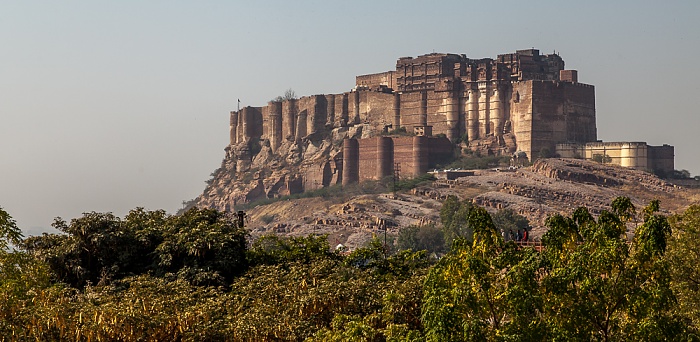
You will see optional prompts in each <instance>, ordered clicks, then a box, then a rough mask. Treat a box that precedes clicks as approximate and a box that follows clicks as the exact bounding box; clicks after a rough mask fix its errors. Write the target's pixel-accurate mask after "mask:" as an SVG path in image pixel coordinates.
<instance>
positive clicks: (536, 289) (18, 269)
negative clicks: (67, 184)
mask: <svg viewBox="0 0 700 342" xmlns="http://www.w3.org/2000/svg"><path fill="white" fill-rule="evenodd" d="M610 207H611V210H609V211H603V212H601V213H600V215H599V216H598V217H597V218H596V217H594V216H593V215H592V214H591V213H589V212H588V210H586V209H585V208H579V209H577V210H576V211H575V212H574V213H573V214H572V215H571V216H563V215H554V216H552V217H550V218H549V219H548V220H547V226H548V228H549V230H548V232H547V233H546V234H545V236H544V237H543V244H544V246H543V247H544V250H543V251H541V252H538V251H536V250H535V249H532V248H521V247H520V246H518V245H516V244H515V243H513V242H504V241H503V238H502V236H501V234H500V231H499V227H498V226H497V225H496V223H495V222H496V219H495V218H494V219H492V218H491V216H490V215H489V214H488V212H486V210H484V209H483V208H478V207H475V206H473V205H471V203H470V202H468V201H463V202H460V201H458V200H457V199H456V198H449V199H448V201H446V202H445V205H444V206H443V209H445V208H447V209H445V210H444V211H443V212H441V216H442V219H443V225H445V226H450V227H451V228H450V229H451V230H450V232H451V233H452V234H454V236H455V240H454V242H453V243H452V244H451V245H452V248H451V250H450V251H449V252H448V253H447V254H446V255H445V256H444V257H442V258H441V259H440V260H439V261H437V263H436V264H431V263H430V262H429V259H428V258H427V256H426V254H427V253H426V252H425V251H420V252H413V251H411V250H403V251H399V252H397V253H395V254H392V253H390V252H389V251H388V250H387V249H386V246H384V245H383V244H382V241H381V240H379V239H376V238H375V239H374V240H372V241H371V242H370V244H369V245H368V246H367V247H364V248H358V249H356V250H355V251H353V252H352V253H351V254H350V255H347V256H344V255H340V254H337V253H335V252H333V251H331V250H330V246H329V244H328V241H327V238H326V237H324V236H322V237H315V236H309V237H293V238H280V237H276V236H265V237H263V238H260V239H258V240H256V241H255V242H254V243H252V245H250V246H249V247H247V245H246V244H245V237H246V236H245V233H244V232H243V231H242V229H241V227H238V226H237V225H236V224H235V222H233V221H231V220H230V219H229V218H228V217H227V216H226V215H225V214H224V213H220V212H217V211H214V210H210V209H193V210H191V211H188V212H187V213H184V214H183V215H179V216H168V215H166V214H165V213H164V212H162V211H155V212H153V211H144V210H143V209H136V210H134V211H132V212H130V213H129V214H128V215H127V216H126V217H124V218H123V219H119V218H116V217H114V216H112V215H111V214H97V213H88V214H85V215H84V216H83V217H80V218H78V219H75V220H72V221H71V222H70V224H68V223H65V222H63V221H62V220H60V219H59V220H57V222H59V223H61V222H62V223H61V224H57V225H59V226H60V227H61V228H62V230H63V231H64V233H63V234H47V235H44V236H41V237H36V238H28V239H26V240H25V241H24V242H22V243H20V246H26V251H21V250H20V251H9V250H6V249H2V250H0V298H3V300H2V301H0V336H3V340H4V339H7V340H44V341H54V340H80V341H91V340H108V341H114V340H116V341H144V340H154V341H156V340H157V341H170V340H174V341H199V340H210V341H226V340H230V341H280V340H285V341H286V340H296V341H301V340H307V341H424V340H428V341H468V340H479V341H482V340H503V341H530V340H558V341H564V340H566V341H569V340H601V341H627V340H635V341H638V340H645V341H646V340H652V341H660V340H698V335H697V324H698V316H699V314H698V304H700V303H698V302H700V300H698V298H699V296H698V288H699V286H698V281H697V279H698V277H699V276H698V270H697V264H698V262H700V257H699V254H698V252H697V247H696V246H697V241H698V239H699V238H700V236H698V235H699V234H700V233H699V232H698V226H700V206H692V207H690V208H688V210H687V211H686V212H685V213H683V214H679V215H675V216H673V217H672V218H671V220H670V223H669V221H668V220H667V219H666V218H665V217H664V216H663V215H660V214H658V209H659V203H658V201H652V202H651V203H650V204H649V206H647V207H646V208H645V209H644V210H642V211H641V212H637V211H636V210H635V208H634V206H633V205H632V203H631V201H630V200H629V199H628V198H624V197H621V198H617V199H615V200H614V201H613V202H612V203H611V206H610ZM501 214H503V216H506V217H507V216H509V215H510V214H507V213H501ZM494 216H497V215H494ZM0 218H2V219H3V220H4V221H2V222H3V225H4V228H3V227H0V228H2V229H5V230H6V231H8V230H10V231H12V232H13V233H12V234H7V233H3V235H1V236H0V240H1V241H2V243H4V244H6V245H9V244H10V239H11V237H12V236H14V237H17V238H19V237H21V235H19V237H18V235H17V234H19V230H18V229H16V226H15V224H14V221H13V220H12V218H11V217H10V216H9V215H8V214H7V213H5V212H4V211H2V210H1V209H0ZM511 219H512V217H511ZM637 221H641V222H642V223H641V224H638V225H636V224H634V223H632V222H637ZM511 223H512V222H511ZM519 224H523V222H520V223H519ZM635 225H636V227H635V236H634V238H633V239H632V240H630V241H628V240H627V239H626V235H625V234H624V233H625V232H626V230H627V227H628V226H629V227H632V226H635ZM671 228H673V232H671ZM412 229H413V231H414V233H416V235H411V236H417V232H420V230H421V229H422V228H418V230H415V229H414V228H412ZM433 229H434V228H433ZM465 231H468V232H470V233H469V236H468V238H467V237H465V236H459V235H457V234H458V233H463V232H465ZM446 232H447V230H446ZM464 235H466V234H464ZM409 240H410V239H409ZM410 241H413V243H415V242H416V241H418V240H417V239H414V240H410ZM126 244H129V245H126ZM76 246H77V247H76ZM115 251H116V252H115ZM102 253H115V254H120V253H122V254H124V255H121V256H119V255H112V256H108V255H101V254H102ZM137 255H139V256H140V258H136V256H137ZM59 261H63V262H65V265H64V266H63V268H61V267H59V266H60V265H59V264H60V263H59ZM103 270H108V271H106V272H107V273H105V271H103ZM60 272H64V273H60ZM81 272H82V273H81ZM61 277H63V278H61ZM66 279H69V280H70V279H72V280H73V281H75V283H71V284H70V285H71V286H67V285H66V284H63V283H61V282H66ZM94 280H97V282H94ZM93 284H94V285H93Z"/></svg>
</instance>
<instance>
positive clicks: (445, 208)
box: [440, 196, 474, 249]
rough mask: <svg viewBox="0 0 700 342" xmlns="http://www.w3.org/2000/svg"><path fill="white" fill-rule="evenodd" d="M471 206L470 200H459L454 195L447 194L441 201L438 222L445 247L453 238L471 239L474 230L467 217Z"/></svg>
mask: <svg viewBox="0 0 700 342" xmlns="http://www.w3.org/2000/svg"><path fill="white" fill-rule="evenodd" d="M473 207H474V206H473V205H472V203H471V201H470V200H468V199H466V200H463V201H460V200H459V199H458V198H457V197H456V196H448V197H447V199H445V201H444V202H443V204H442V208H441V209H440V222H441V223H442V230H443V233H444V238H445V245H446V247H447V249H449V248H450V246H452V241H454V240H455V239H458V238H465V239H467V240H471V239H472V235H473V234H474V231H473V228H472V227H471V226H470V225H469V222H468V219H467V218H468V217H469V212H470V210H472V209H473Z"/></svg>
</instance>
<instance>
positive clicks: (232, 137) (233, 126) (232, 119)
mask: <svg viewBox="0 0 700 342" xmlns="http://www.w3.org/2000/svg"><path fill="white" fill-rule="evenodd" d="M237 128H238V112H234V111H231V113H230V114H229V125H228V133H229V144H230V145H234V144H236V143H237V142H238V139H237V138H238V137H237V136H236V133H237V132H236V130H237Z"/></svg>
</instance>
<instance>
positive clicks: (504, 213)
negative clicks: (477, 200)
mask: <svg viewBox="0 0 700 342" xmlns="http://www.w3.org/2000/svg"><path fill="white" fill-rule="evenodd" d="M492 219H493V224H494V225H495V226H496V229H498V231H499V233H501V234H502V235H503V236H506V240H508V239H510V236H511V233H513V234H515V233H517V232H518V231H526V230H527V231H529V230H530V221H529V220H528V219H527V218H526V217H525V216H522V215H520V214H518V213H516V212H515V211H514V210H513V209H501V210H499V211H497V212H496V213H495V214H493V215H492Z"/></svg>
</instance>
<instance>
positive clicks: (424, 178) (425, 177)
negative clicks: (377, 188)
mask: <svg viewBox="0 0 700 342" xmlns="http://www.w3.org/2000/svg"><path fill="white" fill-rule="evenodd" d="M434 180H435V176H433V175H432V174H429V173H425V174H422V175H419V176H418V177H414V178H407V179H400V180H399V181H397V182H396V185H394V184H393V183H391V184H390V185H389V190H391V191H402V190H411V189H413V188H415V187H417V186H419V185H421V184H425V183H428V182H432V181H434Z"/></svg>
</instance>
